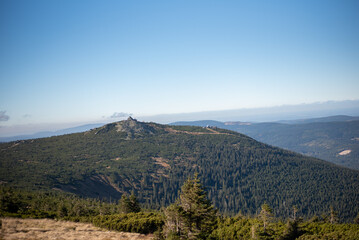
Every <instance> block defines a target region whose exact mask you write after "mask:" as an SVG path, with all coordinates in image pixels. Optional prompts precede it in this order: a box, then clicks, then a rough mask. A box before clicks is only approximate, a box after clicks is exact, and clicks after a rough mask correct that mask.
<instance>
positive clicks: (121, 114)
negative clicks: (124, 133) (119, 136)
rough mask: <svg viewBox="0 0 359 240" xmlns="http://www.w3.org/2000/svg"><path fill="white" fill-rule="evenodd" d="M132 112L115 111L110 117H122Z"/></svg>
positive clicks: (130, 114)
mask: <svg viewBox="0 0 359 240" xmlns="http://www.w3.org/2000/svg"><path fill="white" fill-rule="evenodd" d="M130 116H132V113H124V112H115V113H113V114H112V115H111V117H110V118H123V117H130Z"/></svg>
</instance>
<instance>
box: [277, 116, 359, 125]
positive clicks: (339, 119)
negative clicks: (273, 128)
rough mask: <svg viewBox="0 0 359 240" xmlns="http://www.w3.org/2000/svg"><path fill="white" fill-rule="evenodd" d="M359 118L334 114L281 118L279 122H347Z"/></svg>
mask: <svg viewBox="0 0 359 240" xmlns="http://www.w3.org/2000/svg"><path fill="white" fill-rule="evenodd" d="M354 120H359V117H351V116H346V115H336V116H329V117H322V118H309V119H296V120H281V121H278V122H279V123H288V124H303V123H315V122H348V121H354Z"/></svg>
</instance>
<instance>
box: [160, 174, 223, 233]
mask: <svg viewBox="0 0 359 240" xmlns="http://www.w3.org/2000/svg"><path fill="white" fill-rule="evenodd" d="M165 215H166V223H165V230H164V234H165V236H166V237H168V236H169V235H168V234H173V233H175V234H176V235H177V236H178V237H179V239H206V238H207V237H208V236H209V234H210V233H211V232H212V230H213V227H214V226H215V221H216V210H215V209H214V208H213V206H212V205H211V203H210V201H209V200H208V199H207V198H206V193H205V191H204V189H203V187H202V185H201V184H200V181H199V179H198V176H197V174H196V175H195V176H194V178H192V179H191V178H189V179H188V180H187V181H186V182H185V183H184V185H183V186H182V188H181V193H180V197H179V200H178V202H176V203H175V204H172V205H171V206H169V207H168V208H167V209H166V211H165Z"/></svg>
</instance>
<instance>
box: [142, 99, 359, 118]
mask: <svg viewBox="0 0 359 240" xmlns="http://www.w3.org/2000/svg"><path fill="white" fill-rule="evenodd" d="M333 115H348V116H359V100H350V101H349V100H348V101H329V102H321V103H311V104H298V105H283V106H276V107H262V108H247V109H246V108H243V109H231V110H223V111H207V112H193V113H180V114H163V115H157V116H149V117H140V119H141V120H143V121H154V122H160V123H171V122H178V121H199V120H203V119H211V120H216V121H221V122H228V121H244V122H249V121H250V122H274V121H279V120H297V119H309V118H321V117H326V116H333Z"/></svg>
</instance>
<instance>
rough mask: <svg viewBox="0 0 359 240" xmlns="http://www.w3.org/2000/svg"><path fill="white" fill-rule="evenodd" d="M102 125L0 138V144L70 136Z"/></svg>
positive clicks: (88, 125)
mask: <svg viewBox="0 0 359 240" xmlns="http://www.w3.org/2000/svg"><path fill="white" fill-rule="evenodd" d="M103 125H105V124H104V123H94V124H85V125H81V126H77V127H72V128H65V129H61V130H58V131H45V132H37V133H34V134H27V135H18V136H13V137H0V142H11V141H17V140H27V139H36V138H44V137H52V136H59V135H64V134H70V133H77V132H85V131H88V130H90V129H92V128H98V127H101V126H103Z"/></svg>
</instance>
